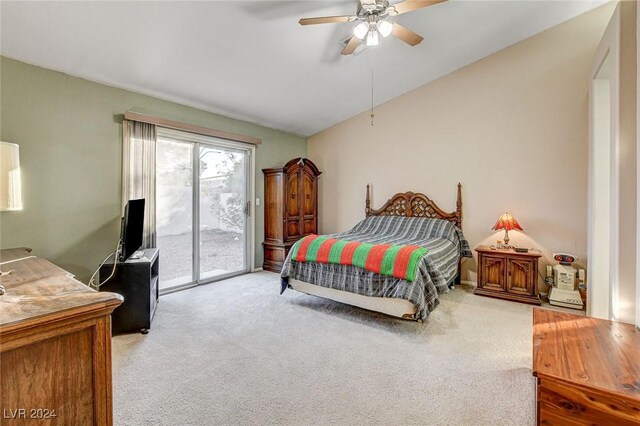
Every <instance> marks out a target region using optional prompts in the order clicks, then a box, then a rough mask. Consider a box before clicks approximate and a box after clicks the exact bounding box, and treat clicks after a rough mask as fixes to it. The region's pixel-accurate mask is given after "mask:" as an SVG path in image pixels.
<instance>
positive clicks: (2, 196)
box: [0, 142, 22, 211]
mask: <svg viewBox="0 0 640 426" xmlns="http://www.w3.org/2000/svg"><path fill="white" fill-rule="evenodd" d="M12 210H22V181H21V178H20V148H19V147H18V145H17V144H15V143H10V142H0V211H12Z"/></svg>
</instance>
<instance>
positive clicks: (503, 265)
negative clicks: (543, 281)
mask: <svg viewBox="0 0 640 426" xmlns="http://www.w3.org/2000/svg"><path fill="white" fill-rule="evenodd" d="M476 252H478V287H476V290H475V291H474V293H475V294H479V295H481V296H489V297H497V298H500V299H507V300H514V301H516V302H524V303H531V304H534V305H540V299H539V298H538V259H539V258H540V257H541V256H542V255H541V254H540V253H538V252H529V253H516V252H515V251H513V250H512V249H510V250H504V249H496V250H491V248H490V247H489V246H478V247H477V248H476Z"/></svg>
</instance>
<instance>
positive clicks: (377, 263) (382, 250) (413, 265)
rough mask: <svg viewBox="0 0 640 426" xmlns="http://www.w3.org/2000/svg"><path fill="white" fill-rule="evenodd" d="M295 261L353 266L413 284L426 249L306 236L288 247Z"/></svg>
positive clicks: (414, 246)
mask: <svg viewBox="0 0 640 426" xmlns="http://www.w3.org/2000/svg"><path fill="white" fill-rule="evenodd" d="M291 250H292V252H293V253H292V254H291V258H292V259H294V260H295V261H296V262H318V263H333V264H338V265H353V266H357V267H359V268H362V269H366V270H368V271H371V272H375V273H376V274H382V275H388V276H391V277H396V278H400V279H403V280H407V281H409V282H413V281H414V280H415V278H416V272H417V269H418V262H419V261H420V259H421V258H422V257H424V256H426V254H427V249H426V248H424V247H420V246H416V245H400V244H369V243H361V242H357V241H345V240H337V239H335V238H329V237H326V236H320V235H308V236H306V237H304V238H302V239H301V240H298V241H297V242H296V243H295V244H294V245H293V247H292V248H291Z"/></svg>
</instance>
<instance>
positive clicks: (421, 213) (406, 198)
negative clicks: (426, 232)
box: [365, 183, 462, 229]
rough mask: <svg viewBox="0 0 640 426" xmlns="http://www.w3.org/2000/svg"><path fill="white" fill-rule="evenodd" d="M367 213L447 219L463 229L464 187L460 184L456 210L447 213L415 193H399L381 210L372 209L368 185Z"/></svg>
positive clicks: (427, 198) (372, 214)
mask: <svg viewBox="0 0 640 426" xmlns="http://www.w3.org/2000/svg"><path fill="white" fill-rule="evenodd" d="M365 213H366V215H367V217H369V216H406V217H431V218H435V219H445V220H448V221H450V222H452V223H453V224H454V225H456V226H457V227H458V228H460V229H462V185H461V184H460V183H458V198H457V202H456V210H455V211H454V212H451V213H447V212H445V211H444V210H442V209H441V208H440V207H438V206H437V205H436V203H434V202H433V201H432V200H431V199H430V198H429V197H427V196H426V195H424V194H421V193H415V192H399V193H397V194H396V195H394V196H393V197H391V198H389V199H388V200H387V202H386V203H384V205H383V206H382V207H381V208H379V209H377V210H376V209H371V195H370V188H369V185H367V199H366V205H365Z"/></svg>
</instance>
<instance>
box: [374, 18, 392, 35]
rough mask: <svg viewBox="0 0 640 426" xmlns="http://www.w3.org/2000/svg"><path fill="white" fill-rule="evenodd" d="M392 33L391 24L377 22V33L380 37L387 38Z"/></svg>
mask: <svg viewBox="0 0 640 426" xmlns="http://www.w3.org/2000/svg"><path fill="white" fill-rule="evenodd" d="M391 31H393V24H392V23H391V22H389V21H380V22H378V32H380V35H381V36H382V37H389V35H390V34H391Z"/></svg>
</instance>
